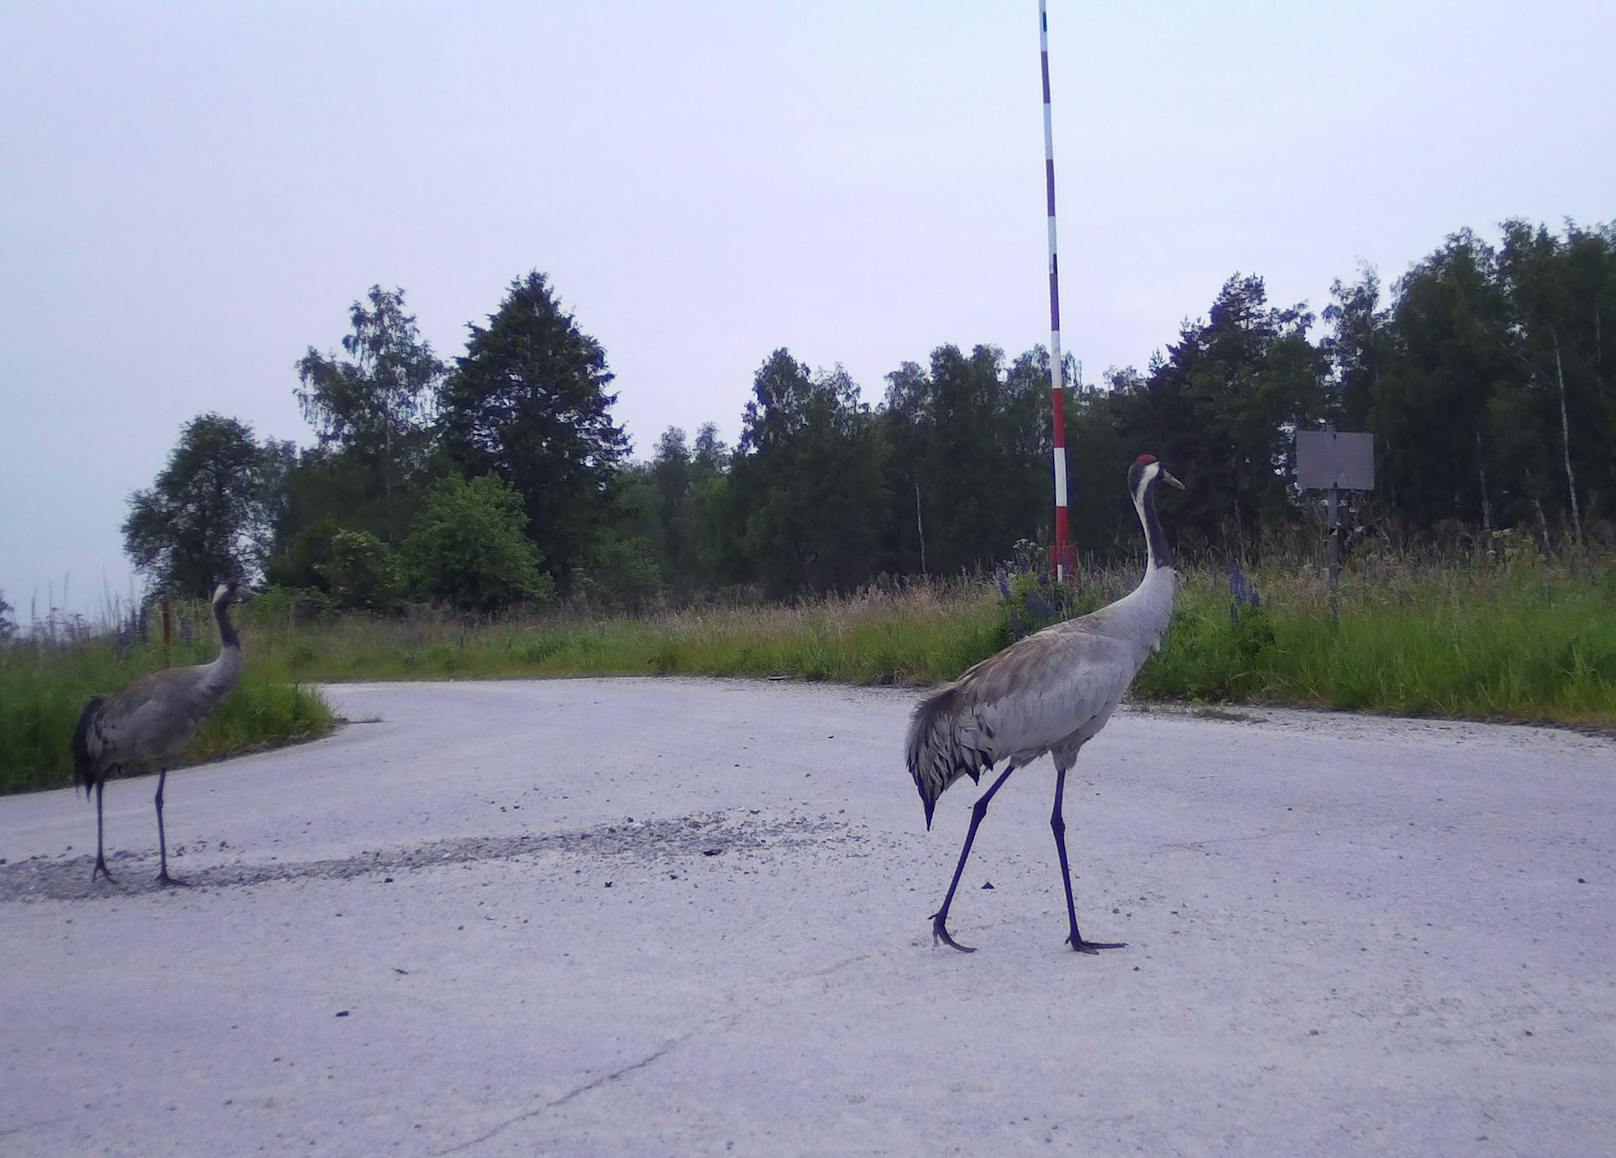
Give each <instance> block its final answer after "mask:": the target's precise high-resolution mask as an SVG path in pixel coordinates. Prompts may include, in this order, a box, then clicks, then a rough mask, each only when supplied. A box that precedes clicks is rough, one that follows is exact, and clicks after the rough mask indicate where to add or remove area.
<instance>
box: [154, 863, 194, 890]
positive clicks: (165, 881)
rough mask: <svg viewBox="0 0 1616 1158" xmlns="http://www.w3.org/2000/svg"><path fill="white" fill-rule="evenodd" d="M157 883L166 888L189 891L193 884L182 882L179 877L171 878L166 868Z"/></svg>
mask: <svg viewBox="0 0 1616 1158" xmlns="http://www.w3.org/2000/svg"><path fill="white" fill-rule="evenodd" d="M157 883H158V884H160V885H162V886H164V887H165V888H187V889H188V888H190V887H191V882H190V881H182V880H180V879H179V877H171V876H169V875H168V870H167V869H166V868H165V869H164V870H163V871H162V872H160V873H158V874H157Z"/></svg>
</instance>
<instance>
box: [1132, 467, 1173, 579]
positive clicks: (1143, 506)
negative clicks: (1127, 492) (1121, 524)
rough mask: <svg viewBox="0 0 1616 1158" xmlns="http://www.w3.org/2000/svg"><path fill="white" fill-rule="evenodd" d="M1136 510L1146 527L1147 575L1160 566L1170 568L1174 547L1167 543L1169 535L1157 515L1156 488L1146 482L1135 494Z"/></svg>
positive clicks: (1141, 522)
mask: <svg viewBox="0 0 1616 1158" xmlns="http://www.w3.org/2000/svg"><path fill="white" fill-rule="evenodd" d="M1133 505H1134V510H1136V511H1138V512H1139V523H1140V525H1141V526H1143V527H1144V529H1145V576H1146V577H1147V578H1148V577H1149V576H1150V574H1151V573H1152V572H1153V571H1155V570H1157V569H1158V568H1160V569H1164V570H1170V569H1171V568H1172V566H1173V549H1172V548H1171V547H1169V546H1168V545H1167V536H1166V535H1165V534H1163V533H1162V525H1161V520H1160V519H1159V518H1157V517H1156V488H1155V487H1154V486H1153V485H1151V484H1150V483H1149V482H1145V483H1144V484H1142V485H1141V486H1140V488H1139V493H1138V494H1136V495H1134V500H1133Z"/></svg>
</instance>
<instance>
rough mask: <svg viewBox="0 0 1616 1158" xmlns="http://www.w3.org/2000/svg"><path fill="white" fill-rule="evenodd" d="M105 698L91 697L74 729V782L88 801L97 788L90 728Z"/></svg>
mask: <svg viewBox="0 0 1616 1158" xmlns="http://www.w3.org/2000/svg"><path fill="white" fill-rule="evenodd" d="M105 698H106V697H104V696H91V697H90V699H89V702H88V703H86V704H85V705H84V710H83V711H82V712H80V713H79V722H78V726H77V727H76V728H74V729H73V781H74V784H75V785H76V786H77V787H79V788H82V789H84V797H85V799H86V800H88V799H89V797H90V793H91V791H93V790H94V788H95V757H94V756H92V755H91V753H90V728H91V727H92V726H93V725H94V723H95V715H96V713H97V712H98V711H100V709H101V704H102V701H103V700H104V699H105Z"/></svg>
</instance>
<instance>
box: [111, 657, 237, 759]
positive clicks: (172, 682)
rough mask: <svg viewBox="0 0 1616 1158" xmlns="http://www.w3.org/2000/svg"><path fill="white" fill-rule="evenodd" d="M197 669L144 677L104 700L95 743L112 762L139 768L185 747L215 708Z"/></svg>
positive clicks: (160, 672)
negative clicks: (200, 692) (204, 692)
mask: <svg viewBox="0 0 1616 1158" xmlns="http://www.w3.org/2000/svg"><path fill="white" fill-rule="evenodd" d="M198 670H199V669H197V668H169V669H167V670H166V671H159V672H153V673H152V674H150V675H146V676H142V677H141V678H140V679H138V680H136V681H134V682H133V683H131V684H130V685H128V686H127V687H124V688H120V689H119V690H118V691H116V692H113V693H112V694H111V695H109V696H107V697H105V698H104V700H103V701H102V703H101V707H100V710H99V711H97V713H96V718H95V720H94V721H93V722H92V723H91V725H90V737H89V739H90V744H91V746H92V747H95V748H98V749H99V753H100V758H101V759H102V760H103V761H104V762H106V763H109V764H110V763H138V762H141V761H146V760H156V759H160V758H161V757H163V756H167V755H171V754H172V753H174V752H177V751H178V750H179V749H180V748H183V747H184V746H185V743H186V741H187V740H189V739H190V738H191V735H192V734H193V733H194V732H195V731H196V729H197V726H198V725H199V724H200V723H201V722H202V719H203V717H204V716H206V715H207V714H208V711H209V709H210V708H211V707H212V704H211V703H210V702H208V700H207V699H206V698H205V697H201V696H199V695H198V694H197V687H196V685H197V684H198V682H199V679H200V677H199V675H198V674H197V672H198Z"/></svg>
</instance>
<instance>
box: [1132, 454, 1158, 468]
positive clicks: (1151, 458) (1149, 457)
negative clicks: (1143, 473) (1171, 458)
mask: <svg viewBox="0 0 1616 1158" xmlns="http://www.w3.org/2000/svg"><path fill="white" fill-rule="evenodd" d="M1134 461H1135V462H1137V463H1138V464H1139V465H1140V466H1144V465H1145V464H1146V463H1151V462H1155V461H1156V456H1155V455H1153V454H1141V455H1140V456H1139V457H1138V458H1136V459H1134Z"/></svg>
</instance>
